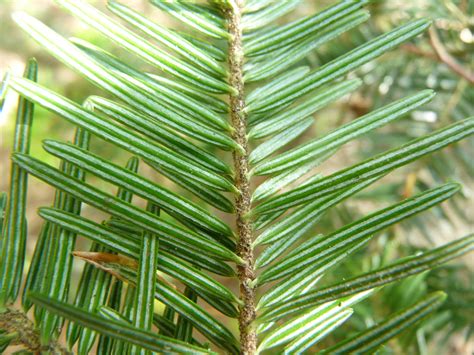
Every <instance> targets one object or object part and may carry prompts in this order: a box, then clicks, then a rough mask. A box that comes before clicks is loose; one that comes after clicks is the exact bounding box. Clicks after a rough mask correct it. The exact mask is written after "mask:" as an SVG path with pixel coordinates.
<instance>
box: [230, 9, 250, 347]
mask: <svg viewBox="0 0 474 355" xmlns="http://www.w3.org/2000/svg"><path fill="white" fill-rule="evenodd" d="M242 6H243V4H242V2H241V1H240V0H236V1H235V2H234V1H233V2H232V3H231V6H230V7H229V8H227V9H226V11H225V12H226V16H227V20H228V26H229V32H230V34H231V38H230V40H229V71H230V78H229V83H230V85H231V86H232V87H233V88H234V89H236V91H237V93H235V94H231V95H230V115H231V119H232V125H233V127H234V130H235V131H234V134H233V138H234V140H235V141H236V142H237V143H238V144H239V145H240V146H241V147H242V148H243V151H244V152H243V153H241V152H238V151H235V152H234V154H233V158H234V167H235V186H236V187H237V189H238V190H239V192H240V194H239V195H237V197H236V200H235V205H236V224H237V234H238V245H237V253H238V255H239V256H240V257H241V258H242V259H243V260H244V264H243V265H240V266H238V277H239V284H240V298H241V300H242V301H243V306H241V307H240V315H239V329H240V341H241V353H242V354H254V353H255V352H256V348H257V335H256V332H255V329H254V327H253V325H252V323H253V321H254V320H255V317H256V310H255V288H254V286H253V284H252V281H253V280H254V279H255V269H254V255H253V248H252V227H251V224H250V222H249V221H248V219H247V218H246V215H247V214H248V212H250V208H251V193H250V182H249V177H248V176H249V175H248V172H249V161H248V157H249V148H248V142H247V114H246V112H245V111H244V109H245V96H244V80H243V65H244V51H243V43H242V12H241V11H242Z"/></svg>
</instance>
